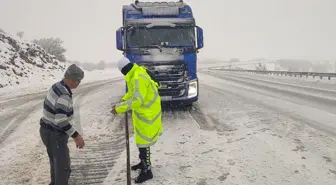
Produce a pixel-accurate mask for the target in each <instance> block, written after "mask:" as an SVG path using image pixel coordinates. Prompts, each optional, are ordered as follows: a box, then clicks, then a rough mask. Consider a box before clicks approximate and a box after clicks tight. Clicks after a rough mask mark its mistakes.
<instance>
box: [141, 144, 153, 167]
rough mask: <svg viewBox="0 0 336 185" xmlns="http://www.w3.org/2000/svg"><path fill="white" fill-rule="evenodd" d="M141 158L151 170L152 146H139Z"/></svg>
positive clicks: (143, 164)
mask: <svg viewBox="0 0 336 185" xmlns="http://www.w3.org/2000/svg"><path fill="white" fill-rule="evenodd" d="M139 158H140V160H141V163H142V167H143V168H144V169H148V170H150V167H151V160H150V148H149V147H147V148H139Z"/></svg>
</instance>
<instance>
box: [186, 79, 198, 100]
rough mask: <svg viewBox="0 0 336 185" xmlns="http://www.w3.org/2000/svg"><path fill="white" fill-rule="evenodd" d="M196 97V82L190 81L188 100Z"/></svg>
mask: <svg viewBox="0 0 336 185" xmlns="http://www.w3.org/2000/svg"><path fill="white" fill-rule="evenodd" d="M196 96H197V81H191V82H190V83H189V89H188V98H193V97H196Z"/></svg>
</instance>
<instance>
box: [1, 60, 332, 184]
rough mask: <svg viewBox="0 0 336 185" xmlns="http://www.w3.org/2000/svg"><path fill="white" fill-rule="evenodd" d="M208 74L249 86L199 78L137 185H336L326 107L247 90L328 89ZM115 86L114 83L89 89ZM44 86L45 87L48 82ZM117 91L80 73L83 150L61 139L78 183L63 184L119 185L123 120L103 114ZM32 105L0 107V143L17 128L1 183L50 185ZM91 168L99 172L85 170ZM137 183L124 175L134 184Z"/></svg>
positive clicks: (168, 121) (170, 118) (118, 85)
mask: <svg viewBox="0 0 336 185" xmlns="http://www.w3.org/2000/svg"><path fill="white" fill-rule="evenodd" d="M205 66H207V64H205V65H204V66H203V67H205ZM215 72H216V74H218V73H219V74H220V75H225V76H229V77H230V78H231V77H234V78H235V79H242V77H244V78H254V81H253V80H248V81H246V82H248V83H249V84H242V83H239V82H235V81H232V80H228V79H221V78H219V77H216V76H212V75H209V74H205V73H203V72H199V73H198V75H199V78H200V99H199V102H198V103H196V104H195V106H194V107H196V108H197V109H196V108H195V109H193V110H191V111H190V112H189V111H185V112H184V111H175V112H170V111H168V112H164V114H163V122H162V123H163V128H164V130H163V135H162V136H161V137H160V138H159V141H158V142H157V143H156V144H155V145H154V146H153V147H151V153H152V155H151V162H152V165H153V166H152V169H153V173H154V178H153V179H152V180H149V181H148V182H146V183H143V184H147V185H151V184H152V185H154V184H155V185H157V184H163V185H168V184H172V185H179V184H181V185H185V184H197V185H206V184H211V185H217V184H218V185H219V184H251V185H260V184H276V185H292V184H297V185H315V184H324V185H334V184H335V182H336V168H335V165H334V161H335V160H336V159H335V156H336V139H335V137H334V135H333V132H335V130H336V128H335V125H334V124H333V120H335V119H336V117H335V115H336V112H335V111H334V110H332V106H330V105H322V104H323V103H321V102H316V101H313V99H312V100H311V101H307V99H303V100H301V99H300V98H298V97H296V96H292V97H290V98H291V99H289V98H288V97H287V96H288V94H282V93H279V92H280V91H279V89H280V88H274V89H276V92H271V91H269V90H268V89H267V88H259V87H255V86H253V85H254V84H255V83H258V84H259V85H263V86H266V84H264V83H261V82H260V81H259V80H266V81H271V82H272V81H273V82H274V81H276V82H281V84H280V85H281V86H284V87H285V86H288V84H300V85H302V86H309V87H311V88H316V89H317V88H322V89H320V90H330V91H334V90H335V89H336V87H333V86H332V85H330V84H316V83H312V82H305V83H303V82H298V81H295V80H293V79H292V80H289V79H285V78H283V77H277V78H275V77H274V78H273V77H272V76H269V75H253V74H246V73H228V72H219V71H215ZM212 73H214V72H212ZM60 75H63V73H60ZM101 75H103V76H101ZM115 78H119V79H121V80H119V81H113V80H109V81H107V82H106V83H105V82H99V83H92V84H91V82H98V81H101V80H104V79H115ZM56 79H57V78H55V80H56ZM84 84H85V85H84ZM45 85H46V87H49V86H50V84H48V83H47V81H46V84H45ZM124 87H125V84H124V81H123V79H122V75H121V74H120V72H119V71H117V70H116V69H105V70H102V71H93V72H86V75H85V80H83V86H80V88H79V89H77V90H76V91H75V92H74V97H75V106H74V107H75V122H76V124H75V128H77V129H78V130H79V131H80V133H81V134H82V135H83V137H84V140H85V143H86V146H85V148H84V149H82V150H79V149H77V148H76V147H75V144H74V142H73V140H71V139H70V140H69V149H70V155H71V159H72V165H73V167H74V169H73V173H72V177H71V179H72V180H74V179H75V180H77V181H76V183H72V184H81V183H84V182H86V183H90V182H92V183H93V181H94V180H96V181H103V183H102V184H103V185H108V184H116V185H118V184H126V168H125V164H126V150H125V140H124V137H125V135H124V127H123V125H124V120H123V117H124V116H123V115H119V116H117V117H114V116H112V115H111V113H110V107H111V104H115V103H116V102H118V101H119V100H120V97H121V96H122V95H123V93H124ZM272 87H279V84H273V85H272ZM299 88H300V87H297V88H293V89H289V88H288V89H287V90H291V91H297V90H298V89H299ZM13 90H14V88H13ZM16 91H19V90H16ZM20 91H21V90H20ZM36 91H37V90H36ZM312 91H313V90H312V89H310V90H307V93H311V92H312ZM41 101H42V100H41V99H39V100H34V101H23V102H16V103H17V104H19V106H17V105H16V104H8V105H6V106H5V107H4V108H5V111H3V112H1V111H0V121H3V123H2V124H3V125H1V128H0V134H2V133H4V132H3V131H4V129H5V128H10V127H13V126H15V125H16V126H17V127H16V128H15V129H14V131H13V132H12V133H11V134H10V135H9V136H8V137H7V138H6V139H5V142H1V137H2V135H0V181H1V183H3V184H9V185H18V184H27V185H30V184H31V185H42V184H48V183H49V165H48V157H47V154H46V152H45V148H44V146H43V144H42V142H41V139H40V138H39V137H40V136H39V132H38V129H39V124H38V119H39V118H40V117H41V114H42V110H41ZM0 103H1V102H0ZM20 103H22V104H20ZM319 106H325V107H326V108H328V109H329V110H326V109H322V108H321V109H320V108H319ZM11 113H12V114H11ZM203 118H204V119H203ZM202 120H203V121H202ZM130 126H131V124H130ZM326 128H327V130H329V131H330V132H328V131H325V130H324V129H326ZM1 129H3V130H1ZM130 130H131V131H132V128H130ZM129 144H130V150H131V151H130V155H131V164H136V163H138V160H139V159H138V150H137V148H136V146H135V143H134V136H133V135H132V132H131V136H130V143H129ZM97 166H98V167H99V170H101V171H100V172H99V173H97V171H95V170H96V169H97V168H93V167H97ZM78 170H84V171H81V172H79V171H78ZM95 174H96V175H95ZM104 174H106V175H104ZM136 175H137V172H132V177H133V178H134V177H136ZM1 183H0V184H1ZM132 184H134V182H133V180H132Z"/></svg>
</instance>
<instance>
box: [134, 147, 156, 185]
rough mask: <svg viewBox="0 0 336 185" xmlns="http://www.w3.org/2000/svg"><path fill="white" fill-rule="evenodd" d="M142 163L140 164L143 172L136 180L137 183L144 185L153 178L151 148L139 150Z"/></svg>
mask: <svg viewBox="0 0 336 185" xmlns="http://www.w3.org/2000/svg"><path fill="white" fill-rule="evenodd" d="M139 151H140V155H139V157H140V159H141V162H140V163H139V164H138V165H139V167H140V169H141V171H140V173H139V176H138V177H137V178H136V179H135V183H142V182H145V181H147V180H149V179H152V178H153V173H152V170H151V161H150V150H149V148H139Z"/></svg>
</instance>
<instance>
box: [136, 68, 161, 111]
mask: <svg viewBox="0 0 336 185" xmlns="http://www.w3.org/2000/svg"><path fill="white" fill-rule="evenodd" d="M139 76H140V77H142V78H145V79H146V80H148V81H149V83H150V85H151V87H152V90H153V92H154V98H153V99H152V100H151V101H150V102H149V103H148V104H144V105H143V107H145V108H150V107H151V106H152V105H153V104H154V103H155V101H156V99H157V97H158V96H159V94H158V93H157V92H156V89H155V87H154V85H153V84H152V82H151V80H150V79H149V78H147V76H145V75H143V74H139Z"/></svg>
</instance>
